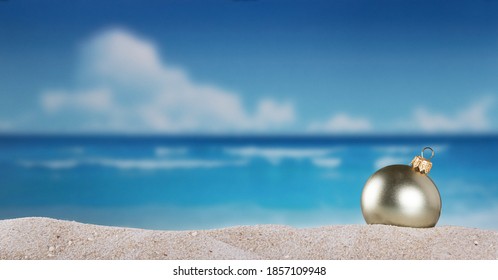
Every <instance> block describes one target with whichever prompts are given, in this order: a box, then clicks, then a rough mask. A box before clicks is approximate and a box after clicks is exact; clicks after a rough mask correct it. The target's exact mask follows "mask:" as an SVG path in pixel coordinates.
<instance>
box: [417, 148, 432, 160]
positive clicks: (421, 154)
mask: <svg viewBox="0 0 498 280" xmlns="http://www.w3.org/2000/svg"><path fill="white" fill-rule="evenodd" d="M425 150H431V157H430V158H428V160H431V159H432V158H433V157H434V150H433V149H432V148H431V147H425V148H423V149H422V152H420V156H421V157H423V158H424V159H427V158H426V157H424V152H425Z"/></svg>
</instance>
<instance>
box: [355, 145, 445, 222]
mask: <svg viewBox="0 0 498 280" xmlns="http://www.w3.org/2000/svg"><path fill="white" fill-rule="evenodd" d="M425 150H430V151H432V155H431V157H430V158H428V159H427V158H424V151H425ZM432 157H434V151H433V150H432V149H431V148H430V147H425V148H424V149H423V150H422V154H421V156H416V157H415V158H414V159H413V160H412V163H411V164H412V166H408V165H390V166H386V167H384V168H382V169H380V170H378V171H377V172H375V173H374V174H373V175H372V176H371V177H370V178H369V179H368V180H367V182H366V183H365V186H364V188H363V192H362V194H361V210H362V212H363V217H364V218H365V221H366V222H367V223H368V224H386V225H394V226H405V227H417V228H425V227H433V226H435V225H436V223H437V221H438V220H439V216H440V214H441V196H440V195H439V191H438V189H437V187H436V185H435V184H434V182H433V181H432V180H431V178H429V176H428V175H427V174H428V173H429V172H430V170H431V168H432V162H430V159H432Z"/></svg>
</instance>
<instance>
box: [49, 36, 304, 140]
mask: <svg viewBox="0 0 498 280" xmlns="http://www.w3.org/2000/svg"><path fill="white" fill-rule="evenodd" d="M77 72H78V74H79V78H80V80H81V84H83V85H85V86H84V87H81V88H78V89H76V90H58V91H52V90H49V91H45V92H44V93H43V94H42V96H41V106H42V108H43V109H44V111H45V112H47V113H50V115H52V116H54V115H56V116H57V117H59V118H65V117H68V118H69V119H72V118H73V116H74V115H75V114H79V116H80V118H78V119H77V123H69V124H66V126H67V127H66V128H69V130H78V129H82V128H91V129H101V130H106V129H107V130H115V131H125V132H133V131H140V132H144V131H145V132H189V131H190V132H199V131H202V132H218V131H223V132H227V131H235V132H236V131H249V130H250V131H263V130H268V129H277V130H278V129H280V128H282V127H285V126H286V125H289V124H291V123H293V121H294V119H295V111H294V107H293V105H292V104H291V103H289V102H277V101H275V100H272V99H269V98H266V99H263V100H260V101H259V102H257V105H256V108H255V110H252V111H253V112H251V110H248V109H247V108H246V105H245V104H244V103H243V101H242V100H241V99H240V97H239V95H237V94H236V93H234V92H230V91H227V90H224V89H221V88H219V87H216V86H212V85H204V84H199V83H197V82H194V81H193V80H192V79H191V78H190V77H189V76H188V74H187V73H185V72H184V71H182V70H180V69H177V68H175V67H172V66H170V65H167V64H165V63H164V62H163V61H162V60H161V58H160V57H159V54H158V51H157V49H156V47H155V45H154V44H153V43H151V42H149V41H146V40H144V39H141V38H139V37H137V36H135V35H133V34H131V33H130V32H128V31H125V30H118V29H113V30H107V31H105V32H103V33H100V34H98V35H97V36H95V37H94V38H92V39H91V40H90V41H88V42H87V43H86V44H85V45H84V46H83V48H82V50H81V63H80V66H79V69H78V71H77ZM95 112H98V113H99V118H98V119H96V117H95V116H93V115H92V114H93V113H95ZM85 115H87V116H88V118H84V117H83V118H81V116H85ZM66 128H65V129H66Z"/></svg>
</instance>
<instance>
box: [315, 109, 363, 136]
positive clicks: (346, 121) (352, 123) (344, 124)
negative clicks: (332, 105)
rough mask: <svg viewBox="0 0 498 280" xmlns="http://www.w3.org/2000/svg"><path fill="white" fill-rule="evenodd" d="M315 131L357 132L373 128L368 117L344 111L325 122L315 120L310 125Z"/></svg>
mask: <svg viewBox="0 0 498 280" xmlns="http://www.w3.org/2000/svg"><path fill="white" fill-rule="evenodd" d="M309 130H310V131H313V132H339V133H355V132H368V131H371V130H372V124H371V123H370V121H369V120H368V119H366V118H360V117H352V116H349V115H347V114H344V113H340V114H336V115H335V116H332V117H331V118H330V119H329V120H327V121H325V122H314V123H311V124H310V126H309Z"/></svg>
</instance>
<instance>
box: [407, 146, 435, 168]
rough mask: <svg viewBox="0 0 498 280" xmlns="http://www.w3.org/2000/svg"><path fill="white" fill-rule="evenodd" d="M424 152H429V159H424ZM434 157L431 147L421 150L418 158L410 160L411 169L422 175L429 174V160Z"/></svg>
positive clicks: (430, 163) (430, 165)
mask: <svg viewBox="0 0 498 280" xmlns="http://www.w3.org/2000/svg"><path fill="white" fill-rule="evenodd" d="M425 150H431V152H432V153H431V157H430V158H425V157H424V152H425ZM433 157H434V150H433V149H432V148H431V147H425V148H423V149H422V152H421V153H420V156H416V157H414V158H413V159H412V163H411V165H412V168H413V169H414V170H416V171H418V172H420V173H422V174H429V172H430V171H431V168H432V162H431V159H432V158H433Z"/></svg>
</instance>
